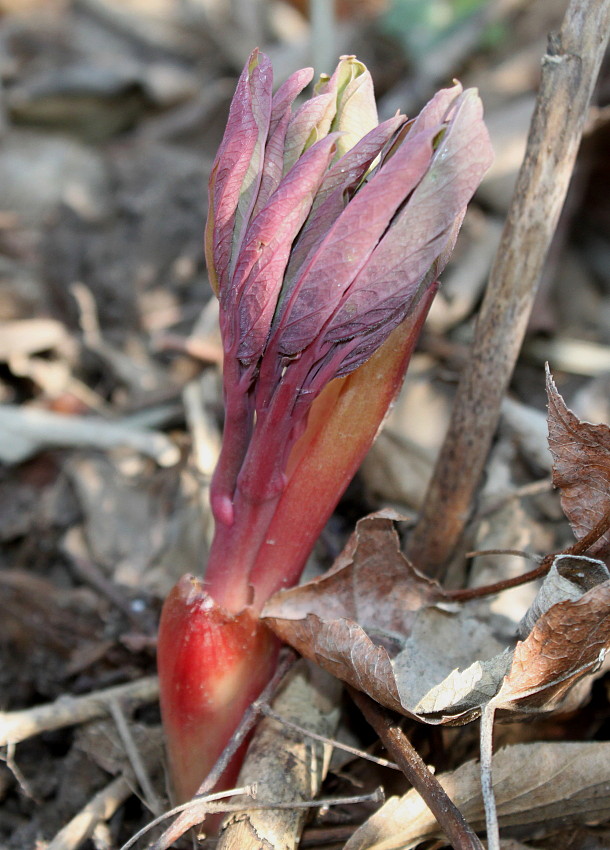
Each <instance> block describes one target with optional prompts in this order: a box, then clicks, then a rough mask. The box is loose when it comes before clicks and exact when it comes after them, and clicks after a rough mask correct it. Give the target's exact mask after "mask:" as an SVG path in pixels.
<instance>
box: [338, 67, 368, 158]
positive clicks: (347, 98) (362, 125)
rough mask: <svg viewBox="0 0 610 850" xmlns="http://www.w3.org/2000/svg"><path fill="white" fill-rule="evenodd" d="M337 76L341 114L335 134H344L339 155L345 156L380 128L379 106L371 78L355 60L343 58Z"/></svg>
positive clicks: (364, 68) (339, 110)
mask: <svg viewBox="0 0 610 850" xmlns="http://www.w3.org/2000/svg"><path fill="white" fill-rule="evenodd" d="M337 74H338V82H337V87H338V95H337V113H336V115H335V117H334V119H333V122H332V125H331V130H333V131H336V132H338V133H341V136H340V137H339V142H338V149H337V153H338V155H339V156H343V154H345V153H347V151H349V150H350V149H351V148H353V146H354V145H355V144H356V142H357V141H358V140H359V139H361V138H362V137H363V136H365V135H366V134H367V133H368V132H370V131H371V130H372V129H373V128H374V127H376V126H377V123H378V119H377V104H376V103H375V92H374V89H373V80H372V78H371V74H370V72H369V70H368V68H367V67H366V66H365V65H364V64H363V63H362V62H359V61H358V60H357V59H356V57H355V56H342V57H341V60H340V62H339V65H338V67H337Z"/></svg>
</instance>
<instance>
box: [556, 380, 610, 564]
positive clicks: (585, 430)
mask: <svg viewBox="0 0 610 850" xmlns="http://www.w3.org/2000/svg"><path fill="white" fill-rule="evenodd" d="M546 386H547V395H548V399H549V414H548V424H549V448H550V450H551V454H552V455H553V483H554V484H555V486H556V487H558V488H559V489H560V491H561V504H562V507H563V510H564V513H565V515H566V516H567V518H568V520H569V521H570V525H571V526H572V530H573V531H574V534H575V536H576V537H577V538H578V539H580V538H581V537H584V536H585V534H587V532H589V531H591V530H592V529H593V528H595V526H596V525H597V523H599V522H600V521H601V520H602V519H603V518H604V517H605V516H606V515H607V514H608V513H609V512H610V428H609V427H608V425H603V424H602V425H591V424H590V423H589V422H581V421H580V419H578V417H577V416H575V414H574V413H572V411H571V410H569V408H568V407H567V406H566V403H565V402H564V400H563V398H562V397H561V395H560V394H559V392H558V391H557V387H556V386H555V382H554V381H553V378H552V376H551V373H550V371H549V369H548V367H547V378H546ZM589 551H590V553H591V554H594V555H597V556H598V557H603V556H604V555H607V554H609V553H610V529H609V530H608V531H606V533H605V534H604V535H602V537H600V539H599V540H598V541H597V542H596V543H594V544H593V546H591V547H590V549H589Z"/></svg>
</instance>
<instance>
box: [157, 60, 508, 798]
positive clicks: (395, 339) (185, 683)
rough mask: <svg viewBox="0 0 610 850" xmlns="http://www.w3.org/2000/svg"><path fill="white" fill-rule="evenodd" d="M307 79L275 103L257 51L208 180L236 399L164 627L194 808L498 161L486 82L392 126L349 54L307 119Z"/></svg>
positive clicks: (170, 699) (175, 763) (180, 759)
mask: <svg viewBox="0 0 610 850" xmlns="http://www.w3.org/2000/svg"><path fill="white" fill-rule="evenodd" d="M311 78H312V71H311V69H305V70H301V71H297V72H296V73H295V74H293V75H292V76H291V77H290V78H289V79H288V80H287V81H286V82H285V83H283V84H282V85H281V86H280V88H279V89H278V90H277V91H276V93H275V94H273V79H272V70H271V65H270V62H269V60H268V59H267V57H266V56H264V55H262V54H261V53H259V52H258V51H257V50H255V51H254V52H253V53H252V55H251V56H250V58H249V60H248V62H247V64H246V67H245V68H244V70H243V73H242V75H241V77H240V79H239V82H238V85H237V90H236V92H235V96H234V98H233V102H232V104H231V110H230V114H229V119H228V123H227V128H226V131H225V135H224V138H223V141H222V143H221V146H220V149H219V151H218V154H217V156H216V160H215V162H214V166H213V169H212V173H211V177H210V185H209V216H208V224H207V230H206V257H207V263H208V270H209V275H210V280H211V282H212V285H213V287H214V289H215V292H216V294H217V296H218V299H219V302H220V325H221V332H222V339H223V347H224V372H223V381H224V402H225V426H224V436H223V445H222V451H221V454H220V458H219V461H218V466H217V468H216V472H215V474H214V478H213V481H212V488H211V502H212V510H213V514H214V519H215V523H216V528H215V535H214V540H213V544H212V548H211V552H210V557H209V561H208V564H207V568H206V571H205V576H204V578H203V579H200V578H194V577H192V576H185V577H183V578H182V579H181V580H180V582H179V583H178V584H177V585H176V587H175V588H174V590H173V591H172V593H171V594H170V596H169V598H168V599H167V601H166V603H165V606H164V610H163V614H162V618H161V626H160V634H159V661H158V663H159V675H160V679H161V705H162V712H163V722H164V726H165V731H166V736H167V746H168V753H169V759H170V766H171V771H172V777H173V782H174V788H175V792H176V796H177V797H178V798H179V799H180V800H184V799H188V798H190V797H191V796H192V795H193V794H194V793H195V792H196V790H197V788H198V786H199V784H200V783H201V781H202V780H203V779H204V777H205V776H206V775H207V773H208V772H209V770H210V769H211V767H212V766H213V764H214V762H215V761H216V759H217V757H218V755H219V754H220V752H221V751H222V750H223V748H224V746H225V744H226V743H227V740H228V739H229V738H230V736H231V734H232V733H233V731H234V729H235V728H236V726H237V725H238V723H239V720H240V718H241V716H242V714H243V712H244V710H245V708H246V707H247V706H248V705H249V704H251V703H252V701H253V700H254V699H256V697H257V696H258V694H259V693H260V691H261V690H262V688H263V687H264V685H265V684H266V682H267V681H268V680H269V678H270V676H271V675H272V672H273V669H274V666H275V663H276V657H277V651H278V644H277V641H276V639H275V638H274V637H273V636H272V635H271V633H270V632H269V631H268V630H267V629H266V628H265V627H264V626H263V625H261V623H260V622H259V620H258V614H259V612H260V610H261V608H262V606H263V604H264V603H265V601H266V599H267V598H268V597H269V596H270V595H271V594H272V593H274V592H275V591H277V590H279V589H280V588H282V587H288V586H291V585H294V584H295V583H296V582H297V581H298V580H299V577H300V574H301V571H302V569H303V566H304V564H305V561H306V559H307V557H308V555H309V553H310V552H311V549H312V547H313V545H314V543H315V541H316V538H317V537H318V535H319V533H320V531H321V529H322V528H323V526H324V524H325V522H326V521H327V519H328V517H329V516H330V514H331V513H332V511H333V509H334V507H335V505H336V504H337V502H338V500H339V498H340V497H341V495H342V493H343V492H344V490H345V488H346V486H347V484H348V483H349V481H350V479H351V477H352V476H353V474H354V473H355V471H356V470H357V468H358V466H359V464H360V462H361V460H362V458H363V457H364V455H365V453H366V451H367V450H368V448H369V447H370V445H371V443H372V442H373V440H374V438H375V435H376V434H377V432H378V430H379V428H380V425H381V423H382V421H383V418H384V416H385V414H386V412H387V410H388V407H389V405H390V403H391V402H392V399H393V398H394V396H395V395H396V392H397V391H398V389H399V388H400V385H401V382H402V378H403V375H404V372H405V370H406V367H407V364H408V361H409V358H410V355H411V353H412V350H413V347H414V345H415V342H416V340H417V337H418V334H419V332H420V329H421V326H422V324H423V321H424V319H425V316H426V314H427V311H428V309H429V306H430V303H431V301H432V298H433V296H434V293H435V291H436V288H437V280H438V276H439V274H440V272H441V271H442V269H443V268H444V266H445V265H446V263H447V260H448V258H449V255H450V253H451V251H452V249H453V246H454V243H455V240H456V237H457V233H458V230H459V228H460V225H461V223H462V219H463V217H464V213H465V209H466V205H467V203H468V202H469V200H470V199H471V197H472V195H473V193H474V192H475V190H476V188H477V186H478V185H479V183H480V181H481V178H482V176H483V174H484V173H485V171H486V170H487V168H488V167H489V165H490V163H491V159H492V153H491V147H490V143H489V138H488V135H487V131H486V129H485V126H484V124H483V120H482V107H481V102H480V100H479V97H478V95H477V92H476V91H475V90H473V89H469V90H466V91H462V88H461V86H460V85H459V84H457V83H456V84H455V85H454V86H453V87H452V88H449V89H443V90H442V91H439V92H438V93H437V94H436V95H435V96H434V98H433V99H432V100H431V101H430V102H429V103H428V104H427V105H426V106H425V107H424V109H423V110H422V112H421V113H420V114H419V115H418V116H417V117H416V118H415V119H413V120H410V121H408V120H407V119H406V117H405V116H403V115H397V116H395V117H394V118H391V119H389V120H388V121H385V122H383V123H381V124H379V123H378V120H377V110H376V106H375V99H374V94H373V86H372V81H371V77H370V74H369V72H368V71H367V69H366V68H365V67H364V65H363V64H362V63H361V62H358V61H357V60H356V59H355V58H354V57H352V56H347V57H343V58H342V59H341V60H340V62H339V64H338V66H337V69H336V70H335V72H334V73H333V75H332V76H331V77H324V78H322V79H321V81H320V82H319V83H318V85H317V86H316V89H315V91H314V95H313V97H311V98H310V99H308V100H306V101H305V102H304V103H303V104H302V105H301V106H299V107H295V106H294V102H295V99H296V98H297V97H298V95H299V94H300V93H301V92H302V91H303V89H304V88H305V87H306V86H307V85H308V84H309V82H310V81H311ZM237 769H238V765H237V764H234V765H232V767H231V771H230V772H231V775H230V776H226V777H225V780H224V781H225V782H227V783H228V782H231V781H233V779H234V776H235V774H236V772H237Z"/></svg>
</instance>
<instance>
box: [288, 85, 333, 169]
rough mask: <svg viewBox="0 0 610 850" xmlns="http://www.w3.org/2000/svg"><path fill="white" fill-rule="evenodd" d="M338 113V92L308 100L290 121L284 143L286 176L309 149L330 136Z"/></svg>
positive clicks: (327, 93)
mask: <svg viewBox="0 0 610 850" xmlns="http://www.w3.org/2000/svg"><path fill="white" fill-rule="evenodd" d="M336 111H337V95H336V90H331V89H330V88H329V89H328V91H325V92H324V93H323V94H319V95H317V97H312V98H311V99H310V100H306V101H305V103H304V104H302V106H300V107H299V109H297V111H296V112H295V114H294V115H293V116H292V118H291V119H290V122H289V124H288V129H287V130H286V138H285V142H284V174H286V172H287V171H290V169H291V168H292V166H293V165H294V164H295V162H296V161H297V159H298V158H299V157H300V156H302V154H303V153H305V151H306V150H307V148H309V147H311V145H313V144H314V143H315V142H317V141H319V140H320V139H323V138H324V136H326V135H328V133H329V131H330V126H331V124H332V120H333V118H334V117H335V113H336Z"/></svg>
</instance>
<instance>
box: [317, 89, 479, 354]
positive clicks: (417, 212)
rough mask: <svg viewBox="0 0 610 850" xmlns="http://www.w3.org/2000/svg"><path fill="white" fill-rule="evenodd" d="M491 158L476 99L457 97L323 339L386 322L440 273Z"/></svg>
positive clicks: (472, 93) (341, 337) (467, 95)
mask: <svg viewBox="0 0 610 850" xmlns="http://www.w3.org/2000/svg"><path fill="white" fill-rule="evenodd" d="M408 138H409V136H408V137H407V140H408ZM396 155H398V154H396ZM491 160H492V151H491V146H490V142H489V137H488V134H487V130H486V129H485V125H484V124H483V121H482V107H481V102H480V100H479V98H478V95H477V93H476V91H475V90H474V89H469V90H468V91H466V92H464V93H463V94H461V95H460V96H459V97H458V99H457V102H456V104H455V109H454V111H453V114H452V117H451V120H450V123H449V126H448V127H447V130H446V131H445V134H444V136H443V138H442V139H441V141H440V143H439V145H438V147H437V149H436V151H435V153H434V157H433V159H432V162H431V164H430V168H429V170H428V171H427V173H426V174H425V176H424V177H423V178H422V180H421V182H420V184H419V185H418V186H417V188H416V189H415V191H414V192H413V194H412V195H411V197H410V198H409V200H408V202H407V204H406V206H405V208H404V209H403V210H402V212H401V213H400V214H399V215H398V217H397V219H396V221H395V222H394V223H393V224H392V226H391V228H390V229H389V231H388V232H387V234H386V235H385V236H384V238H383V239H382V240H381V242H380V243H379V245H378V246H377V248H376V249H375V251H374V252H373V253H372V255H371V257H370V260H369V261H368V263H367V264H366V266H365V267H364V268H363V269H362V271H361V272H360V273H359V274H358V275H357V276H356V277H355V279H354V282H353V284H352V286H351V287H350V288H349V290H348V291H347V293H346V296H345V298H344V299H343V303H342V304H341V306H340V308H339V309H337V310H336V311H335V313H334V315H333V318H332V320H331V323H330V325H329V327H328V330H327V332H326V335H325V339H326V340H328V341H334V342H339V341H341V340H345V339H349V338H350V337H353V336H356V335H358V334H362V333H366V332H367V330H368V329H370V328H375V327H376V326H381V325H383V324H385V322H386V320H387V319H388V318H389V317H390V316H392V315H393V314H395V313H396V311H397V310H398V309H399V307H400V305H401V304H404V305H405V309H406V308H408V305H409V302H410V299H411V298H412V297H413V296H414V295H415V293H417V292H418V290H419V287H420V285H421V283H422V281H423V280H424V279H425V278H426V276H427V275H428V274H429V273H430V271H431V269H432V268H433V266H434V276H436V275H438V274H440V272H441V271H442V268H443V267H444V264H445V263H446V261H447V259H448V256H449V253H450V251H451V248H452V247H453V243H454V241H455V237H456V219H458V220H459V221H460V222H461V219H462V217H463V214H464V210H465V207H466V204H467V203H468V201H469V200H470V199H471V197H472V195H473V194H474V192H475V190H476V188H477V186H478V185H479V183H480V181H481V178H482V176H483V174H484V173H485V171H486V170H487V169H488V168H489V166H490V164H491ZM390 161H391V160H390ZM382 173H383V169H382V171H381V172H380V174H382ZM376 179H377V178H375V180H376ZM373 182H374V181H373ZM385 336H387V334H385V335H384V333H383V332H382V334H381V336H380V339H381V341H383V338H385Z"/></svg>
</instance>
